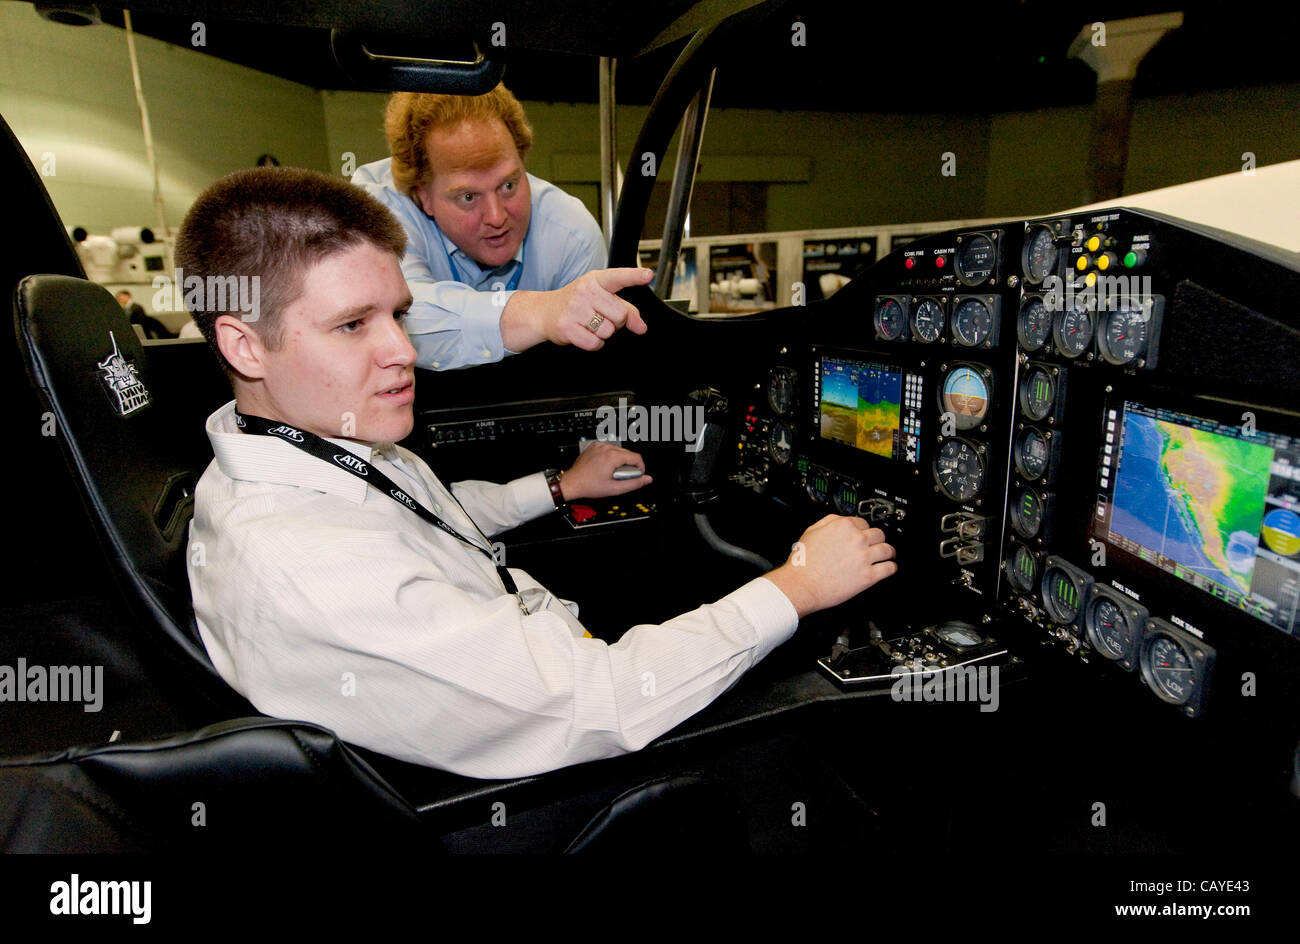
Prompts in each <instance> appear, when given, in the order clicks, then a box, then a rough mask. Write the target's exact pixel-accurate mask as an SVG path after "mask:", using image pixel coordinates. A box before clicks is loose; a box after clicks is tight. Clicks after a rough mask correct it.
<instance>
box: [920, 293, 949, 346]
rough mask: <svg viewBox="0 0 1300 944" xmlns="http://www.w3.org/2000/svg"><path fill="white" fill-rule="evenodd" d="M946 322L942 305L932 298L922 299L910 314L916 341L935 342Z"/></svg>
mask: <svg viewBox="0 0 1300 944" xmlns="http://www.w3.org/2000/svg"><path fill="white" fill-rule="evenodd" d="M946 320H947V319H946V318H945V317H944V314H943V306H942V305H940V304H939V303H938V302H936V301H935V300H934V299H933V298H923V299H921V301H920V303H919V304H918V305H917V306H916V310H915V311H914V312H912V333H913V334H914V335H916V338H917V340H918V341H926V342H930V341H937V340H939V336H940V335H941V334H943V329H944V323H945V321H946Z"/></svg>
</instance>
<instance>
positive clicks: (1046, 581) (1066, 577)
mask: <svg viewBox="0 0 1300 944" xmlns="http://www.w3.org/2000/svg"><path fill="white" fill-rule="evenodd" d="M1082 601H1083V588H1082V587H1081V586H1080V585H1079V581H1078V579H1077V578H1075V577H1074V576H1073V575H1072V574H1071V573H1070V572H1069V571H1067V570H1065V569H1064V568H1063V567H1060V566H1058V565H1056V564H1052V565H1051V566H1050V567H1048V568H1047V570H1045V571H1043V606H1044V607H1045V608H1046V609H1047V615H1048V616H1050V617H1051V618H1052V619H1054V620H1056V622H1058V623H1073V622H1074V621H1075V619H1076V618H1077V617H1078V615H1079V604H1080V603H1081V602H1082Z"/></svg>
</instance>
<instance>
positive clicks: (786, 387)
mask: <svg viewBox="0 0 1300 944" xmlns="http://www.w3.org/2000/svg"><path fill="white" fill-rule="evenodd" d="M794 390H795V374H794V371H792V370H791V369H790V368H788V367H776V368H773V370H772V372H771V373H770V374H769V375H768V378H767V405H768V406H770V407H771V408H772V412H774V413H789V412H790V408H791V407H792V406H794Z"/></svg>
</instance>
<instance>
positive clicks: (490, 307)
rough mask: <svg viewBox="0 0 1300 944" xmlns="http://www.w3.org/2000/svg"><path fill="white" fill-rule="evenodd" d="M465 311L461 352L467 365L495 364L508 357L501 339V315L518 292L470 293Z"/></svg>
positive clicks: (463, 312) (461, 326)
mask: <svg viewBox="0 0 1300 944" xmlns="http://www.w3.org/2000/svg"><path fill="white" fill-rule="evenodd" d="M467 294H468V295H469V297H468V298H467V299H466V302H465V307H464V309H463V310H462V312H461V316H462V320H461V325H460V330H461V350H463V351H464V352H465V364H466V366H470V367H472V366H473V365H474V364H493V363H496V362H497V361H499V360H501V359H502V358H503V357H505V344H504V343H503V342H502V340H501V313H502V312H503V311H505V309H506V305H507V304H508V303H509V301H510V297H511V296H512V295H513V294H514V292H507V291H505V290H504V289H503V290H502V291H500V292H492V291H488V292H468V293H467Z"/></svg>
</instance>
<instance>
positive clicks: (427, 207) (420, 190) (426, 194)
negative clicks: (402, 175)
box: [411, 183, 433, 216]
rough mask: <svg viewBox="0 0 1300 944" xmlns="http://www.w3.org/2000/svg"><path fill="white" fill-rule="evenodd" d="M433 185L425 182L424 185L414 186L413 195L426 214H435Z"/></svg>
mask: <svg viewBox="0 0 1300 944" xmlns="http://www.w3.org/2000/svg"><path fill="white" fill-rule="evenodd" d="M432 193H433V185H432V183H428V184H425V185H424V186H423V187H412V188H411V196H412V197H413V198H414V199H415V202H416V203H418V204H420V209H421V210H423V211H424V215H425V216H433V197H432Z"/></svg>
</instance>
